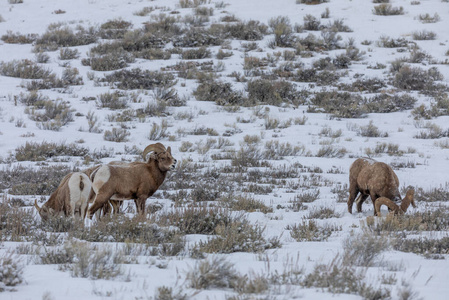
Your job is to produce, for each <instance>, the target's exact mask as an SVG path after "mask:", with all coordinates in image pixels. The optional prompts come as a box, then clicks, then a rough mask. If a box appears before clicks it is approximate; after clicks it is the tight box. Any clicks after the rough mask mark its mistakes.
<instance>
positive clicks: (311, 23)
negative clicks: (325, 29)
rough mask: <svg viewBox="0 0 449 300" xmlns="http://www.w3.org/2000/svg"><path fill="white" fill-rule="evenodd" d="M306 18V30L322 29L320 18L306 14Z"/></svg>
mask: <svg viewBox="0 0 449 300" xmlns="http://www.w3.org/2000/svg"><path fill="white" fill-rule="evenodd" d="M303 19H304V30H311V31H317V30H320V29H321V22H320V20H319V19H318V18H316V17H314V16H312V15H309V14H307V15H305V16H304V17H303Z"/></svg>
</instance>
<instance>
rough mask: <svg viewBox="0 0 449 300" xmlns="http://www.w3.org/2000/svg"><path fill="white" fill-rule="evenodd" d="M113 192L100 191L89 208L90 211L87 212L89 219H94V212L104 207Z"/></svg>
mask: <svg viewBox="0 0 449 300" xmlns="http://www.w3.org/2000/svg"><path fill="white" fill-rule="evenodd" d="M111 196H112V194H110V193H102V192H101V191H99V193H98V194H97V196H96V197H95V199H94V203H93V204H92V206H91V207H90V208H89V212H88V213H87V217H88V218H89V219H92V216H93V215H94V213H95V212H96V211H97V210H99V209H100V208H102V207H103V206H104V205H105V204H106V205H107V204H108V201H109V198H111Z"/></svg>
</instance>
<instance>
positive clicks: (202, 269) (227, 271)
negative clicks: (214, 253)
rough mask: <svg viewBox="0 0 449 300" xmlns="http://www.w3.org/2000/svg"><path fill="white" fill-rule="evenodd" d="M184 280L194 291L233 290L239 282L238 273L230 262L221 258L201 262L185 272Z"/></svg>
mask: <svg viewBox="0 0 449 300" xmlns="http://www.w3.org/2000/svg"><path fill="white" fill-rule="evenodd" d="M186 280H187V282H188V285H189V287H191V288H194V289H209V288H235V287H236V286H237V285H238V281H239V280H240V278H239V276H238V273H237V271H236V269H235V267H234V265H232V264H231V263H230V262H228V261H226V260H225V259H224V258H223V257H221V258H219V257H215V258H212V259H210V260H202V261H200V262H198V263H197V264H196V266H195V267H194V268H193V269H192V270H190V271H189V272H187V275H186Z"/></svg>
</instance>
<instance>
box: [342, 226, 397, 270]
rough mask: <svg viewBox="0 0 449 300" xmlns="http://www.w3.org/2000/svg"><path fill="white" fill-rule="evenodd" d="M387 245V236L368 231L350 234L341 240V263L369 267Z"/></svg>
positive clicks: (388, 242) (388, 243) (388, 244)
mask: <svg viewBox="0 0 449 300" xmlns="http://www.w3.org/2000/svg"><path fill="white" fill-rule="evenodd" d="M389 246H390V241H389V239H388V237H386V236H382V235H381V236H376V235H373V234H372V233H371V232H369V231H365V232H363V233H361V234H357V235H351V236H350V237H348V238H346V239H345V240H344V241H343V251H344V252H343V264H345V265H347V266H352V265H355V266H362V267H370V266H372V265H373V263H374V261H375V259H376V258H377V257H379V255H380V254H381V252H382V251H384V250H386V249H387V248H388V247H389Z"/></svg>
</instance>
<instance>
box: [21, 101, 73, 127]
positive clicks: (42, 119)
mask: <svg viewBox="0 0 449 300" xmlns="http://www.w3.org/2000/svg"><path fill="white" fill-rule="evenodd" d="M43 109H44V111H39V110H36V109H35V108H32V109H31V110H30V111H29V117H30V119H31V120H33V121H36V125H37V126H38V127H39V128H41V129H47V130H54V131H59V130H60V129H61V127H62V126H64V125H67V124H68V123H69V122H72V121H73V109H71V108H70V106H69V105H68V104H67V103H65V102H62V101H56V102H53V101H51V100H48V101H45V102H44V103H43Z"/></svg>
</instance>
